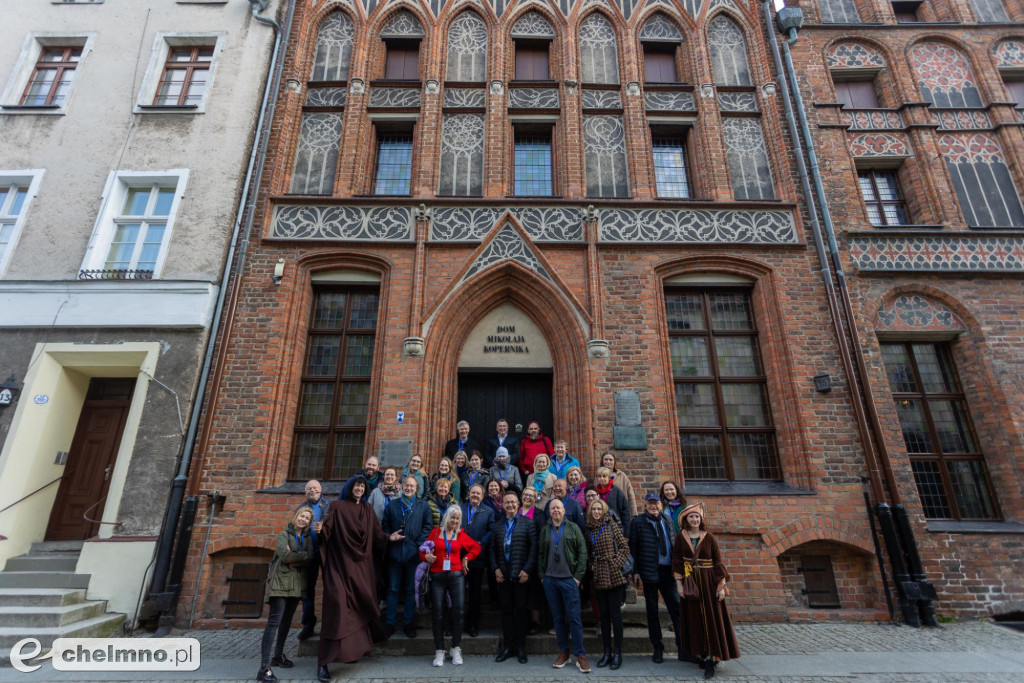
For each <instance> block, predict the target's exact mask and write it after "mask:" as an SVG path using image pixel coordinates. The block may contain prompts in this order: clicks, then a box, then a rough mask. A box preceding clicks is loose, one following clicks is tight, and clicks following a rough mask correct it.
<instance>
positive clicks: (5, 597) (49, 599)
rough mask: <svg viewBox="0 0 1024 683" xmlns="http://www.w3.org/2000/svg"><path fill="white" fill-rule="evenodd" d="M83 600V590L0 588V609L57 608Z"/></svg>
mask: <svg viewBox="0 0 1024 683" xmlns="http://www.w3.org/2000/svg"><path fill="white" fill-rule="evenodd" d="M83 600H85V589H84V588H0V607H18V606H21V607H59V606H61V605H73V604H75V603H76V602H82V601H83Z"/></svg>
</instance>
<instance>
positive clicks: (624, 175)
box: [583, 116, 629, 197]
mask: <svg viewBox="0 0 1024 683" xmlns="http://www.w3.org/2000/svg"><path fill="white" fill-rule="evenodd" d="M583 156H584V161H585V164H586V174H587V196H588V197H628V196H629V173H628V171H627V165H626V134H625V128H624V127H623V125H622V117H621V116H584V117H583Z"/></svg>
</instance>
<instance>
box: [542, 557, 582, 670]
mask: <svg viewBox="0 0 1024 683" xmlns="http://www.w3.org/2000/svg"><path fill="white" fill-rule="evenodd" d="M543 584H544V595H545V596H547V599H548V607H550V608H551V616H552V617H553V618H554V620H555V638H556V639H557V640H558V651H559V652H568V651H569V635H570V634H571V635H572V654H573V655H574V656H576V657H586V656H587V651H586V650H584V649H583V619H582V618H581V617H580V587H579V586H578V585H576V580H575V579H572V578H569V579H555V578H552V577H550V576H545V577H544V581H543ZM566 620H568V622H569V633H566V632H565V622H566Z"/></svg>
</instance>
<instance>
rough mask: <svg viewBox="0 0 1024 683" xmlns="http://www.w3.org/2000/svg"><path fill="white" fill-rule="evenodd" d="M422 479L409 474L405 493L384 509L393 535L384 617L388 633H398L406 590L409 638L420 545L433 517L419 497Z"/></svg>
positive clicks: (413, 634)
mask: <svg viewBox="0 0 1024 683" xmlns="http://www.w3.org/2000/svg"><path fill="white" fill-rule="evenodd" d="M418 487H419V480H418V479H417V478H416V477H414V476H407V477H406V478H405V479H404V480H403V481H402V495H401V496H400V497H399V498H398V499H396V500H393V501H391V502H390V503H388V505H387V507H385V508H384V521H383V523H382V524H381V526H382V527H383V528H384V533H386V534H387V535H388V536H392V534H394V533H395V532H399V535H398V536H392V538H391V541H390V543H389V544H388V560H389V564H388V600H387V608H386V611H385V613H384V619H385V621H386V622H387V630H388V636H389V637H390V636H391V635H394V633H395V630H396V619H397V617H398V594H399V592H402V593H404V596H405V608H404V612H403V614H402V625H403V628H404V630H405V635H406V637H408V638H415V637H416V622H415V617H416V565H418V564H419V563H420V546H421V545H423V542H424V541H426V540H427V537H428V536H430V531H431V529H433V516H432V515H431V513H430V506H429V505H427V503H426V501H424V500H423V499H421V498H419V497H418V495H417V490H418Z"/></svg>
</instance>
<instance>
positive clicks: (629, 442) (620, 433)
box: [612, 426, 647, 451]
mask: <svg viewBox="0 0 1024 683" xmlns="http://www.w3.org/2000/svg"><path fill="white" fill-rule="evenodd" d="M612 435H613V436H614V437H615V438H614V440H615V449H616V450H619V451H646V450H647V428H646V427H622V426H615V427H612Z"/></svg>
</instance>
